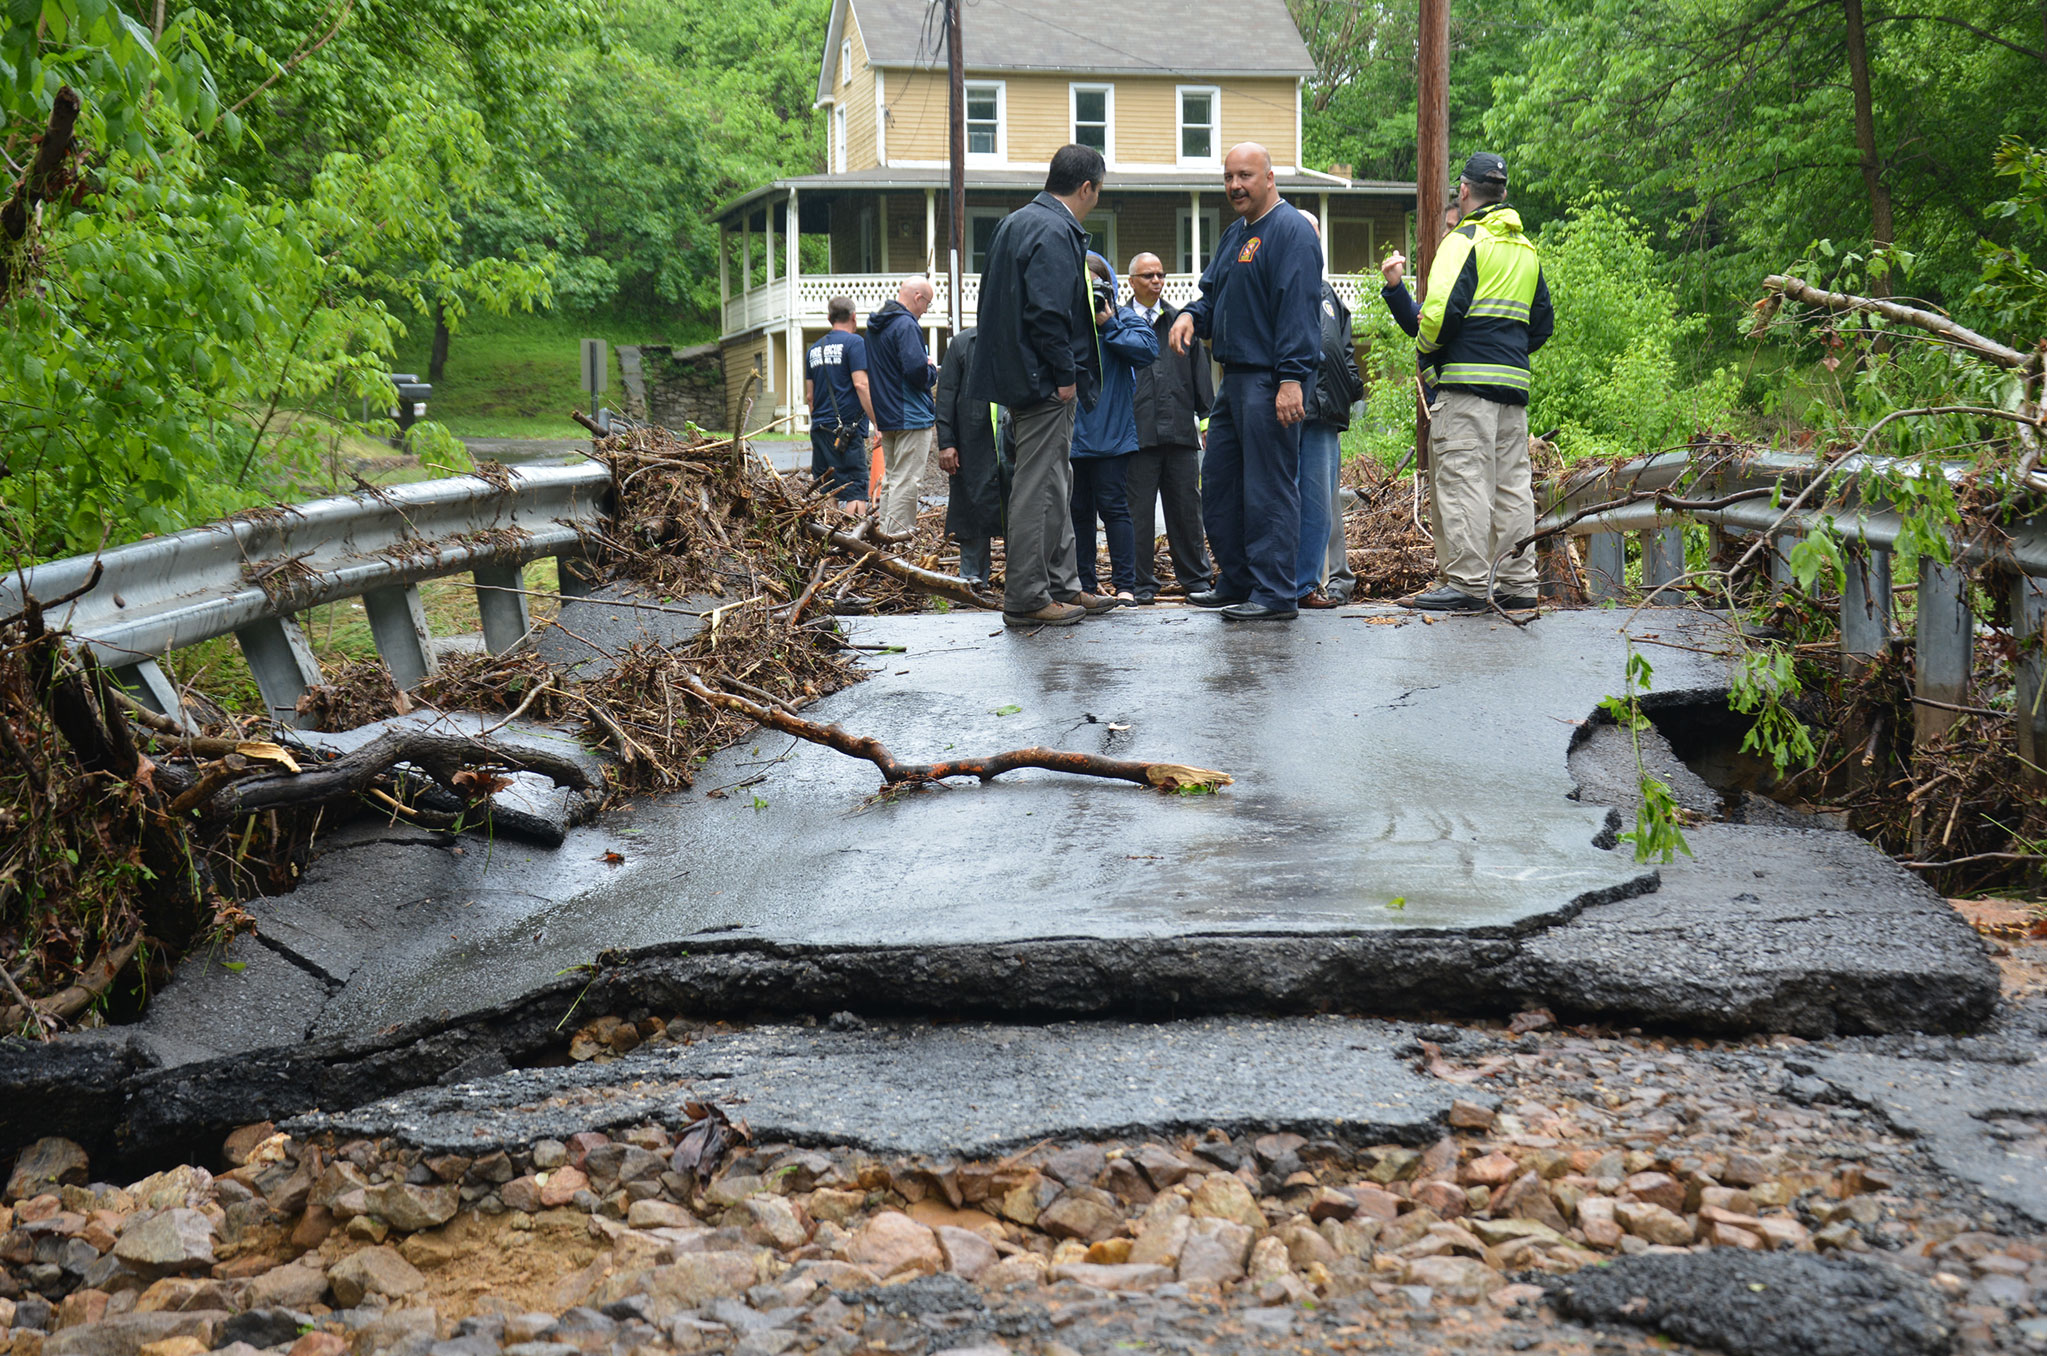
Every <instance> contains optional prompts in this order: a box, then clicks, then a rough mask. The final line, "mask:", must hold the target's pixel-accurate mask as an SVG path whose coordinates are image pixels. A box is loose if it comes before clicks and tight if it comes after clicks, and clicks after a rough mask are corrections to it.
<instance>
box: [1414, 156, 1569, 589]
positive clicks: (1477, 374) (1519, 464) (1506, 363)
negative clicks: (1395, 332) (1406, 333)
mask: <svg viewBox="0 0 2047 1356" xmlns="http://www.w3.org/2000/svg"><path fill="white" fill-rule="evenodd" d="M1457 206H1458V210H1459V211H1460V213H1461V214H1462V217H1461V220H1460V221H1459V223H1458V226H1457V229H1456V230H1454V231H1452V232H1450V234H1448V235H1447V236H1445V237H1444V238H1443V244H1442V247H1441V248H1440V249H1439V250H1437V252H1436V259H1435V263H1434V264H1433V265H1432V266H1431V267H1430V269H1429V289H1428V299H1427V300H1426V301H1425V302H1424V303H1423V304H1422V310H1421V325H1420V332H1419V333H1418V334H1417V335H1416V336H1415V342H1416V344H1417V345H1418V346H1419V347H1420V349H1421V354H1422V362H1423V365H1424V368H1425V369H1427V370H1425V371H1424V372H1423V379H1424V380H1427V381H1430V382H1432V383H1433V385H1434V386H1435V388H1436V390H1437V392H1438V395H1437V398H1436V403H1435V404H1434V405H1433V406H1431V407H1430V410H1429V463H1430V474H1431V482H1432V490H1433V492H1434V494H1435V498H1436V518H1437V524H1438V530H1437V533H1436V568H1437V572H1438V574H1439V575H1440V578H1439V580H1438V581H1437V584H1436V587H1434V588H1432V589H1429V590H1428V591H1427V592H1425V593H1420V594H1417V595H1415V596H1414V597H1413V598H1409V599H1406V600H1404V601H1405V602H1406V603H1407V605H1408V606H1410V607H1417V608H1422V609H1424V610H1426V611H1430V612H1483V611H1486V610H1488V608H1489V603H1488V601H1487V597H1486V588H1487V581H1488V578H1489V577H1490V576H1492V573H1493V562H1494V560H1495V559H1499V558H1500V557H1501V556H1502V555H1503V553H1505V552H1506V551H1507V550H1508V549H1509V548H1511V547H1512V546H1513V545H1514V543H1515V542H1517V541H1519V540H1520V539H1522V538H1523V537H1526V536H1528V535H1530V534H1531V533H1533V532H1534V531H1535V492H1534V486H1533V485H1532V483H1531V474H1530V468H1529V462H1528V358H1529V355H1530V354H1532V353H1534V352H1535V351H1536V350H1537V349H1539V348H1541V347H1542V345H1543V343H1544V341H1546V340H1547V339H1548V338H1549V336H1550V330H1551V329H1552V328H1553V326H1554V324H1555V315H1554V313H1553V312H1552V311H1551V309H1550V301H1549V287H1548V285H1547V284H1546V283H1544V281H1543V278H1542V263H1541V261H1540V260H1539V259H1537V257H1536V253H1535V243H1534V242H1533V241H1531V240H1530V239H1529V238H1528V236H1527V234H1526V233H1525V232H1524V231H1523V230H1522V229H1521V217H1520V215H1519V214H1518V213H1516V212H1515V211H1514V209H1513V208H1511V207H1509V206H1507V162H1506V161H1505V160H1502V159H1501V158H1500V157H1499V156H1497V155H1494V154H1493V153H1492V152H1490V151H1480V152H1479V153H1478V154H1476V155H1474V156H1472V157H1471V159H1470V160H1468V161H1466V162H1465V165H1464V174H1463V176H1462V177H1461V178H1460V179H1459V181H1458V185H1457ZM1492 587H1493V597H1494V598H1495V599H1497V600H1498V602H1499V604H1500V606H1502V607H1511V608H1528V607H1534V606H1535V602H1536V581H1535V553H1534V549H1533V548H1532V547H1530V548H1524V549H1523V550H1521V551H1520V552H1518V553H1517V554H1514V555H1509V556H1506V557H1505V559H1501V560H1500V563H1499V573H1498V576H1497V578H1496V579H1494V581H1493V584H1492Z"/></svg>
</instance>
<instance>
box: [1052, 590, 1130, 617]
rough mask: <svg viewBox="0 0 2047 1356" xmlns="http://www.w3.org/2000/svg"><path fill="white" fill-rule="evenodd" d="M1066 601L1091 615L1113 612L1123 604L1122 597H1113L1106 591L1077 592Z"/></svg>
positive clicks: (1096, 615) (1097, 615)
mask: <svg viewBox="0 0 2047 1356" xmlns="http://www.w3.org/2000/svg"><path fill="white" fill-rule="evenodd" d="M1066 601H1067V602H1068V603H1070V604H1071V605H1073V606H1074V607H1078V608H1080V609H1081V610H1082V611H1084V612H1086V613H1087V615H1088V616H1090V617H1099V616H1100V615H1102V613H1104V612H1113V611H1114V610H1115V609H1117V608H1119V607H1121V606H1123V600H1122V599H1121V598H1111V597H1110V596H1109V595H1108V594H1106V593H1076V594H1074V595H1073V596H1072V597H1071V598H1069V599H1067V600H1066Z"/></svg>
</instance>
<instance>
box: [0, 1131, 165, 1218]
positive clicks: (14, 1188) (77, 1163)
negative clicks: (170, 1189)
mask: <svg viewBox="0 0 2047 1356" xmlns="http://www.w3.org/2000/svg"><path fill="white" fill-rule="evenodd" d="M44 1124H46V1125H47V1124H48V1122H47V1121H46V1122H44ZM88 1166H89V1164H88V1160H87V1159H86V1156H85V1150H83V1149H81V1148H79V1147H78V1146H77V1145H76V1144H73V1143H72V1142H71V1141H70V1140H68V1139H59V1138H57V1137H56V1136H54V1135H53V1136H50V1137H49V1138H47V1139H39V1140H37V1141H36V1142H35V1143H33V1144H31V1145H29V1146H28V1147H27V1148H26V1149H23V1150H22V1151H21V1152H20V1154H18V1155H16V1157H15V1160H14V1171H12V1172H10V1173H9V1174H8V1175H7V1190H6V1192H5V1195H4V1199H5V1200H6V1201H7V1202H8V1203H9V1204H12V1203H13V1202H15V1201H22V1200H27V1199H29V1198H30V1197H33V1196H40V1195H42V1194H43V1193H44V1192H46V1191H49V1190H51V1189H53V1188H55V1187H58V1186H84V1185H85V1181H86V1176H87V1170H88ZM181 1204H182V1202H181Z"/></svg>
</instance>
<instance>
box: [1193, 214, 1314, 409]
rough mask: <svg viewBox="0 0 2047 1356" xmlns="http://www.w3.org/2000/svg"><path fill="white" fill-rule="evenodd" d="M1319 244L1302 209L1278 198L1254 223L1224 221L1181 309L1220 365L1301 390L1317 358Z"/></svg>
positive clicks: (1305, 384)
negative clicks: (1273, 377)
mask: <svg viewBox="0 0 2047 1356" xmlns="http://www.w3.org/2000/svg"><path fill="white" fill-rule="evenodd" d="M1321 304H1322V242H1321V241H1320V240H1318V239H1317V238H1316V236H1315V228H1314V227H1312V226H1310V225H1309V224H1308V222H1307V219H1306V218H1305V217H1303V216H1302V215H1301V213H1300V209H1299V208H1297V207H1295V206H1293V205H1292V204H1291V203H1289V202H1288V201H1287V200H1286V199H1285V198H1279V199H1276V200H1275V201H1274V202H1273V204H1272V208H1271V210H1270V211H1268V212H1266V214H1265V215H1264V216H1262V217H1260V218H1258V220H1257V221H1253V222H1247V221H1245V220H1244V219H1243V218H1242V217H1239V218H1237V219H1236V220H1235V221H1233V222H1231V223H1230V228H1229V229H1228V230H1226V231H1224V232H1223V238H1222V239H1221V240H1220V241H1219V242H1217V244H1216V247H1215V254H1214V256H1213V257H1212V258H1210V260H1209V261H1208V268H1207V269H1206V270H1204V271H1203V273H1202V275H1201V296H1200V297H1199V298H1198V299H1197V300H1196V301H1195V302H1194V303H1193V304H1192V305H1190V306H1189V307H1188V308H1187V312H1188V314H1190V315H1192V316H1193V317H1194V333H1195V334H1197V335H1199V336H1200V337H1201V338H1203V339H1206V340H1208V347H1209V352H1210V353H1211V354H1212V355H1214V357H1215V360H1216V361H1217V362H1219V363H1221V364H1222V365H1223V366H1224V367H1262V368H1266V369H1268V370H1270V371H1273V372H1276V373H1278V375H1279V379H1280V380H1281V381H1297V382H1300V383H1301V385H1302V386H1303V388H1305V387H1306V386H1307V383H1308V382H1309V381H1310V380H1312V379H1313V378H1314V375H1315V369H1316V368H1317V367H1318V366H1320V365H1321V362H1322V313H1321Z"/></svg>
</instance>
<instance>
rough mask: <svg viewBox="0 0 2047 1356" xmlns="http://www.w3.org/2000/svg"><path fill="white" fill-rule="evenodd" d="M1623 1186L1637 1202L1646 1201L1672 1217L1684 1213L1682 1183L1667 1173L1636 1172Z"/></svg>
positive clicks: (1683, 1189)
mask: <svg viewBox="0 0 2047 1356" xmlns="http://www.w3.org/2000/svg"><path fill="white" fill-rule="evenodd" d="M1625 1185H1626V1186H1627V1189H1628V1190H1629V1191H1630V1192H1632V1193H1634V1197H1635V1199H1636V1200H1638V1201H1647V1202H1649V1204H1651V1205H1660V1206H1662V1207H1663V1208H1664V1209H1665V1210H1668V1211H1670V1212H1671V1213H1672V1214H1673V1215H1677V1214H1682V1213H1684V1208H1685V1188H1684V1183H1682V1182H1680V1181H1678V1180H1677V1179H1676V1178H1675V1177H1672V1176H1671V1175H1670V1174H1669V1173H1666V1172H1638V1173H1636V1174H1635V1175H1634V1176H1632V1177H1630V1178H1628V1180H1627V1182H1626V1184H1625Z"/></svg>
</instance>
